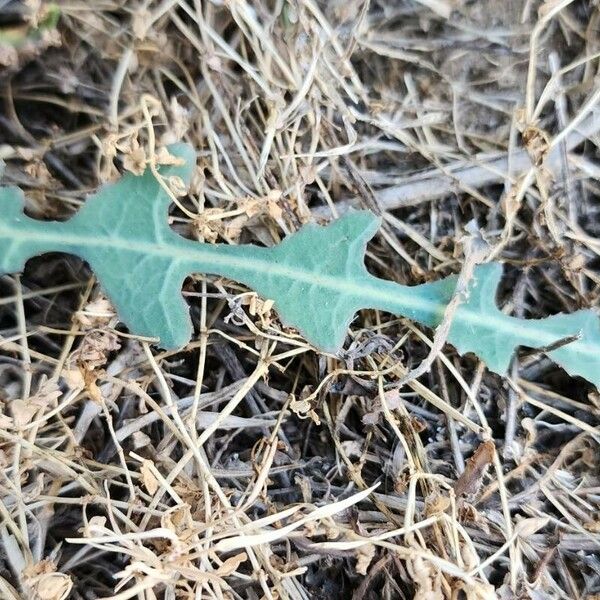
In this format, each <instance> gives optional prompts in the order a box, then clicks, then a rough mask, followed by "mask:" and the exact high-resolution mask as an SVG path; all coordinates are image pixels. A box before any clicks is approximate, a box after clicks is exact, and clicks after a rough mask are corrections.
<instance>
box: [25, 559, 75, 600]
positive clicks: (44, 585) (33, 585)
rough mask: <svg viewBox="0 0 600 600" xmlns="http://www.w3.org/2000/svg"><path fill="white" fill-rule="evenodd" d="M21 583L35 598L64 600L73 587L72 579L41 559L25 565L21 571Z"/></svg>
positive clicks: (48, 561) (50, 562)
mask: <svg viewBox="0 0 600 600" xmlns="http://www.w3.org/2000/svg"><path fill="white" fill-rule="evenodd" d="M22 578H23V584H24V586H25V588H26V589H28V590H30V591H31V593H32V594H33V597H34V599H35V600H66V599H67V598H68V597H69V594H70V593H71V589H72V588H73V581H72V580H71V578H70V577H69V576H68V575H66V574H64V573H57V572H56V565H55V564H54V563H53V562H52V561H50V560H42V561H40V562H38V563H36V564H35V565H31V566H29V567H26V568H25V569H24V571H23V573H22Z"/></svg>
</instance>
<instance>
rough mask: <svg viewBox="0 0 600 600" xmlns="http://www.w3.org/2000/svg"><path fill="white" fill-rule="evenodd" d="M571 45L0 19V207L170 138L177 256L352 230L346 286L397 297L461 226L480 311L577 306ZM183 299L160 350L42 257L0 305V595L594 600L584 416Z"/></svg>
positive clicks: (540, 380)
mask: <svg viewBox="0 0 600 600" xmlns="http://www.w3.org/2000/svg"><path fill="white" fill-rule="evenodd" d="M56 10H58V13H59V17H58V23H56V14H57V13H56ZM599 30H600V7H599V6H598V3H597V2H593V1H592V0H577V1H576V0H558V1H555V0H552V1H551V0H546V1H543V0H506V1H503V2H498V1H497V0H393V1H391V0H344V1H338V0H333V1H330V0H327V1H326V0H256V1H252V2H250V1H249V0H226V1H221V0H160V1H159V0H145V1H142V0H97V1H95V2H85V1H83V0H70V1H66V0H59V1H58V2H54V3H51V2H47V1H46V0H35V1H30V0H25V1H17V0H0V65H2V66H1V67H0V69H1V70H0V93H1V94H2V109H1V110H0V161H2V160H3V161H4V163H5V165H4V168H3V181H4V182H5V183H9V184H16V185H19V186H21V187H23V188H24V189H25V191H26V194H27V197H28V202H29V204H28V206H27V210H28V212H29V213H30V214H32V215H34V216H35V217H37V218H42V219H44V218H45V219H66V218H68V217H69V216H70V215H72V214H73V213H74V212H75V211H76V210H77V209H78V207H79V206H81V204H82V203H83V202H85V198H86V195H87V194H88V193H89V192H91V191H92V190H94V189H95V188H96V187H97V186H99V185H101V184H102V183H105V182H108V181H112V180H114V179H115V178H116V177H117V176H118V174H119V173H120V172H123V171H124V170H129V171H133V172H134V173H135V172H140V171H141V170H142V169H144V168H145V166H146V165H147V164H149V163H153V164H157V163H160V162H164V161H168V160H170V158H172V157H169V155H168V152H166V150H165V146H166V145H167V144H169V143H172V142H175V141H178V140H185V141H188V142H190V143H191V144H193V145H194V147H196V148H197V149H198V166H197V172H196V175H195V177H194V181H193V183H192V191H191V193H190V194H189V195H187V196H186V195H181V193H182V190H180V189H178V187H177V182H172V190H171V191H172V192H173V197H174V204H173V211H172V215H171V220H172V227H173V228H174V229H175V230H177V231H178V232H180V233H181V234H182V235H184V236H188V237H193V238H197V239H203V240H205V241H209V242H213V241H219V242H223V243H243V242H250V241H251V242H253V243H262V244H265V245H271V244H274V243H276V242H278V241H279V240H280V239H282V238H283V237H285V236H286V235H288V234H289V233H290V232H293V231H295V230H296V229H297V228H298V227H300V226H301V225H302V223H305V222H307V221H309V220H311V219H317V220H319V221H323V220H329V219H331V218H333V217H335V216H337V215H339V214H341V213H343V212H344V211H346V210H348V209H349V207H351V206H356V207H363V208H369V209H371V210H373V211H375V212H376V213H378V214H380V215H381V216H382V217H383V222H384V225H383V227H382V230H381V233H380V235H379V236H378V237H377V239H376V240H375V241H374V242H373V243H372V244H371V245H370V247H369V255H368V262H369V268H370V269H371V270H372V271H373V272H377V273H378V274H380V275H382V276H385V277H388V278H390V279H395V280H398V281H402V282H403V283H421V282H422V281H427V280H434V279H437V278H440V277H442V276H444V275H447V274H449V273H458V272H460V271H461V266H462V265H463V264H464V262H465V254H464V248H463V246H461V240H464V239H465V231H466V230H467V224H469V223H471V225H469V231H471V232H472V233H473V232H475V233H476V234H477V235H478V236H480V237H481V238H482V239H485V241H486V244H487V246H486V254H487V256H488V258H489V259H494V260H502V261H504V262H505V263H506V264H507V272H506V278H505V285H504V289H503V290H502V294H501V297H500V298H499V301H500V302H501V303H502V304H503V306H505V307H506V310H508V311H512V312H514V313H515V314H517V315H518V316H523V317H527V316H530V317H540V316H544V315H547V314H553V313H556V312H560V311H565V312H571V311H573V310H575V309H577V308H580V307H590V306H591V307H597V306H598V299H599V292H600V261H599V255H600V241H599V239H600V226H599V224H598V223H599V220H598V216H599V214H600V209H599V207H600V204H599V203H598V198H599V196H600V188H599V186H598V184H597V179H598V178H599V176H600V166H599V165H598V148H597V145H596V144H597V143H598V141H599V132H600V113H599V107H598V102H599V100H600V88H599V86H598V80H599V72H598V70H599V66H600V62H599V58H600V46H599V44H598V39H600V37H599V36H600V31H599ZM0 218H1V216H0ZM473 223H474V224H475V228H473ZM184 294H185V295H186V297H187V299H188V300H189V302H190V304H191V305H192V317H193V320H194V324H195V328H196V334H195V336H194V339H193V341H192V342H191V343H190V344H189V345H188V347H186V348H184V349H183V350H182V351H181V352H177V353H161V352H158V351H156V349H155V348H153V347H152V346H151V342H152V340H140V339H136V338H133V337H131V336H130V335H129V334H128V333H127V332H126V331H124V330H123V328H122V327H121V326H120V325H119V323H118V321H117V320H116V318H115V313H114V310H113V308H112V307H111V306H110V303H108V302H107V301H106V299H105V297H104V296H103V295H102V291H101V290H100V289H98V286H97V285H96V282H95V281H94V280H93V278H92V275H91V274H90V272H89V271H88V269H87V268H86V266H85V265H84V264H82V263H81V262H80V261H78V260H77V259H75V258H73V257H68V256H64V255H49V256H45V257H41V258H38V259H33V260H31V261H30V262H29V263H28V265H27V268H26V271H25V273H24V274H22V275H20V276H10V277H3V278H1V279H0V466H1V469H0V598H2V599H3V600H4V599H7V600H20V599H22V598H28V599H29V598H31V599H34V598H35V599H39V600H66V599H67V598H69V599H75V600H95V599H99V598H103V599H113V600H126V599H128V598H135V599H137V600H162V599H164V600H175V599H179V598H182V599H183V598H185V599H190V600H191V599H195V600H199V599H201V598H202V599H204V598H211V599H213V598H214V599H249V600H255V599H256V600H259V599H265V600H275V599H281V600H284V599H291V600H305V599H309V598H310V599H319V598H323V599H330V598H332V597H334V598H340V599H342V598H343V599H345V598H349V599H350V598H352V599H355V600H362V599H375V598H376V599H380V598H385V599H395V598H398V599H411V598H417V599H419V600H437V599H440V600H443V599H448V600H459V599H460V598H466V599H468V600H484V599H485V600H488V599H492V598H498V599H501V600H508V599H511V598H520V599H530V600H541V599H546V598H556V599H582V600H583V599H588V600H591V599H592V598H598V597H600V553H599V548H600V525H599V523H600V518H599V516H598V515H599V514H600V476H599V473H600V466H599V460H600V459H599V456H600V453H599V452H598V442H599V441H600V427H599V425H600V405H599V403H598V393H597V391H596V390H594V389H593V388H592V387H591V386H589V385H588V384H586V383H585V382H582V381H581V380H575V379H572V378H569V377H568V376H567V375H566V374H565V373H564V372H562V371H560V370H559V369H558V368H557V367H556V366H555V365H553V364H552V363H551V362H550V361H547V360H546V359H544V358H543V357H541V356H540V354H539V353H535V352H531V351H527V350H525V351H524V352H523V353H522V355H520V356H519V357H517V358H516V359H515V361H514V365H513V367H512V371H511V377H510V378H507V379H505V380H503V379H501V378H499V377H497V376H494V375H490V374H489V373H487V372H486V371H485V369H484V368H483V367H482V365H480V364H478V363H477V361H476V360H475V359H474V358H473V357H465V358H461V357H458V356H457V355H456V354H455V353H454V352H453V350H452V348H451V347H449V346H446V345H443V343H442V342H443V336H442V338H441V339H437V338H436V339H437V341H435V343H434V342H433V341H432V339H433V332H431V331H426V330H423V331H422V330H418V329H416V328H415V327H414V326H412V325H411V324H410V323H408V322H406V321H404V320H399V319H397V318H395V317H392V316H390V315H386V314H379V313H376V312H374V311H363V312H362V313H361V314H360V315H359V316H358V317H357V319H356V320H355V322H354V323H353V324H352V328H351V331H350V332H349V338H348V341H347V344H346V350H345V352H344V353H343V354H342V355H340V356H335V357H334V356H325V355H318V354H316V353H315V352H314V351H313V350H312V349H311V348H310V347H309V346H307V345H306V344H305V343H304V342H303V340H302V339H301V338H299V337H298V336H297V334H296V333H295V332H294V331H292V330H289V329H287V328H285V327H284V326H283V325H282V324H281V323H280V322H279V321H278V320H277V316H276V314H275V313H274V312H273V311H271V306H272V303H269V301H268V299H267V300H266V301H265V299H257V298H256V296H255V295H253V294H250V293H248V291H247V290H245V289H243V288H242V287H240V286H238V285H237V284H234V283H232V282H229V281H225V280H221V279H215V278H207V277H205V276H203V274H198V275H197V276H195V277H193V278H190V279H188V280H187V281H186V282H185V284H184ZM424 361H425V362H424ZM420 365H423V367H422V368H419V367H420Z"/></svg>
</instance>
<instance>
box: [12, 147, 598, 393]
mask: <svg viewBox="0 0 600 600" xmlns="http://www.w3.org/2000/svg"><path fill="white" fill-rule="evenodd" d="M169 150H170V152H171V154H173V155H174V156H177V157H179V158H180V159H181V163H182V164H181V165H175V166H169V167H166V168H162V169H161V170H160V173H161V177H163V178H164V180H165V181H168V179H169V178H170V177H173V176H177V177H180V178H182V179H183V180H184V181H185V182H186V183H189V180H190V178H191V175H192V171H193V167H194V163H195V160H194V152H193V150H192V149H191V148H190V147H189V146H187V145H185V144H178V145H174V146H172V147H170V148H169ZM23 204H24V198H23V194H22V192H21V191H20V190H19V189H18V188H14V187H9V188H2V189H0V215H1V216H0V274H3V273H13V272H16V271H21V270H22V269H23V267H24V265H25V262H26V261H27V260H28V259H29V258H30V257H32V256H35V255H38V254H42V253H44V252H49V251H61V252H68V253H71V254H75V255H77V256H80V257H81V258H83V259H84V260H86V261H87V262H88V263H89V264H90V266H91V268H92V269H93V270H94V272H95V273H96V275H97V277H98V280H99V281H100V283H101V285H102V287H103V289H104V291H105V292H106V294H107V295H108V296H109V297H110V298H111V300H112V302H113V303H114V305H115V307H116V308H117V311H118V313H119V315H120V318H121V319H122V320H123V322H124V323H125V324H126V325H127V326H128V327H129V328H130V330H131V331H132V333H134V334H137V335H143V336H149V337H158V338H159V339H160V345H161V346H162V347H164V348H169V349H171V348H179V347H181V346H183V345H184V344H185V343H186V342H187V341H188V340H189V339H190V337H191V333H192V326H191V321H190V317H189V312H188V307H187V305H186V303H185V302H184V300H183V297H182V294H181V285H182V282H183V280H184V278H185V277H186V276H188V275H189V274H191V273H210V274H214V275H222V276H225V277H229V278H230V279H234V280H236V281H239V282H241V283H244V284H245V285H247V286H249V287H250V288H252V289H254V290H255V291H256V292H257V293H259V294H260V295H261V296H263V297H265V298H270V299H272V300H273V301H274V303H275V307H276V309H277V310H278V311H279V314H280V316H281V318H282V320H283V321H284V322H285V323H286V324H288V325H291V326H294V327H296V328H297V329H299V331H300V332H301V333H302V334H303V335H304V336H305V338H306V339H307V340H308V341H310V342H311V343H312V344H314V345H315V346H316V347H317V348H319V349H321V350H324V351H329V352H335V351H337V350H339V349H340V347H341V346H342V344H343V342H344V338H345V336H346V332H347V329H348V326H349V324H350V322H351V320H352V318H353V316H354V314H355V313H356V311H357V310H359V309H361V308H377V309H380V310H385V311H388V312H391V313H394V314H398V315H403V316H405V317H409V318H411V319H413V320H415V321H418V322H419V323H422V324H424V325H427V326H429V327H436V326H437V325H439V324H440V322H441V321H442V319H443V315H444V310H445V308H446V306H447V304H448V302H449V301H450V300H451V298H452V295H453V293H454V289H455V286H456V277H448V278H446V279H443V280H441V281H437V282H434V283H427V284H423V285H419V286H404V285H400V284H398V283H394V282H391V281H386V280H383V279H379V278H377V277H374V276H372V275H371V274H370V273H368V271H367V269H366V267H365V265H364V254H365V249H366V244H367V242H368V240H369V239H371V237H372V236H373V235H374V234H375V232H376V231H377V228H378V227H379V219H377V218H376V217H375V216H374V215H373V214H371V213H369V212H365V211H357V212H351V213H348V214H346V215H345V216H344V217H342V218H340V219H338V220H337V221H335V222H333V223H331V224H330V225H328V226H325V227H321V226H318V225H315V224H309V225H306V226H304V227H303V228H302V229H300V231H298V232H297V233H295V234H293V235H291V236H289V237H288V238H286V239H285V240H284V241H283V242H282V243H281V244H279V245H277V246H275V247H273V248H262V247H258V246H253V245H240V246H231V245H222V244H203V243H199V242H195V241H191V240H186V239H184V238H182V237H181V236H179V235H178V234H177V233H175V232H174V231H172V230H171V228H170V227H169V225H168V209H169V205H170V197H169V195H168V194H167V192H166V191H165V190H164V188H163V186H161V185H160V183H159V182H158V181H157V180H156V178H155V177H154V176H153V174H152V173H151V172H150V171H149V170H148V171H147V172H146V173H144V175H142V176H140V177H135V176H133V175H132V174H126V175H125V176H124V177H123V178H122V179H121V180H120V181H118V182H117V183H115V184H112V185H108V186H105V187H103V188H101V189H100V190H99V191H98V193H96V194H95V195H94V196H92V197H91V198H89V199H88V200H87V201H86V203H85V204H84V206H83V208H82V209H81V210H80V211H79V213H78V214H77V215H76V216H75V217H73V218H72V219H71V220H69V221H67V222H64V223H57V222H42V221H36V220H34V219H31V218H29V217H27V216H25V215H24V214H23ZM501 274H502V267H501V265H499V264H497V263H489V264H485V265H480V266H478V267H477V268H476V269H475V273H474V277H473V280H472V282H471V284H470V287H469V290H468V294H467V298H466V299H465V301H464V302H462V303H461V304H460V305H459V307H458V309H457V311H456V313H455V315H454V318H453V322H452V326H451V328H450V331H449V336H448V339H449V341H450V342H451V343H452V344H454V345H455V346H456V348H457V350H458V351H459V352H461V353H464V352H474V353H475V354H477V355H478V356H479V357H480V358H481V359H482V360H484V361H485V362H486V364H487V365H488V367H489V368H490V369H491V370H493V371H495V372H498V373H505V372H506V370H507V368H508V365H509V362H510V360H511V357H512V356H513V354H514V352H515V349H516V348H517V347H519V346H528V347H533V348H539V347H542V348H547V349H548V352H547V353H548V355H549V356H551V357H552V359H553V360H555V361H556V362H557V363H559V364H560V365H562V366H563V367H564V368H565V369H566V370H567V371H568V372H569V373H572V374H573V375H581V376H583V377H585V378H586V379H588V380H589V381H591V382H593V383H595V384H596V385H600V358H599V357H600V320H599V319H598V316H597V315H596V314H595V313H594V312H593V311H591V310H583V311H578V312H576V313H573V314H570V315H556V316H552V317H548V318H546V319H540V320H533V319H529V320H521V319H516V318H514V317H511V316H508V315H505V314H504V313H502V311H501V310H499V309H498V307H497V305H496V290H497V287H498V283H499V280H500V277H501ZM565 338H566V339H569V340H570V342H569V343H567V344H566V345H563V346H560V347H558V346H556V344H557V343H559V342H560V341H561V340H564V339H565ZM571 338H573V339H571ZM575 338H576V339H575Z"/></svg>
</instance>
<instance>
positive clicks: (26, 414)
mask: <svg viewBox="0 0 600 600" xmlns="http://www.w3.org/2000/svg"><path fill="white" fill-rule="evenodd" d="M61 394H62V392H61V391H60V389H59V387H58V384H57V381H56V379H47V380H44V381H42V383H41V384H40V387H39V389H38V391H37V392H36V393H35V394H34V395H33V396H30V397H29V398H27V399H25V400H23V399H20V398H18V399H16V400H13V401H12V402H11V403H10V410H11V413H12V418H13V424H14V427H15V428H17V429H21V428H22V427H25V426H26V425H28V424H29V423H30V422H31V421H32V420H33V418H34V417H35V415H37V413H38V412H39V411H43V410H44V409H45V408H46V407H47V406H48V405H49V404H53V403H54V402H56V401H57V400H58V398H60V396H61Z"/></svg>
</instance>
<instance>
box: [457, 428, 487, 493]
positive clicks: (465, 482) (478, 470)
mask: <svg viewBox="0 0 600 600" xmlns="http://www.w3.org/2000/svg"><path fill="white" fill-rule="evenodd" d="M495 449H496V446H495V445H494V442H492V441H491V440H488V441H486V442H483V444H480V445H479V447H478V448H477V450H475V453H474V454H473V456H471V458H469V459H468V460H467V464H466V465H465V470H464V471H463V472H462V474H461V476H460V477H459V478H458V479H457V480H456V482H455V483H454V492H455V494H456V495H457V496H459V497H461V496H467V497H470V496H473V495H475V494H477V492H478V491H479V488H480V487H481V483H482V481H483V477H484V475H485V474H486V472H487V470H488V467H489V466H490V465H491V464H492V461H493V460H494V452H495Z"/></svg>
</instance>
